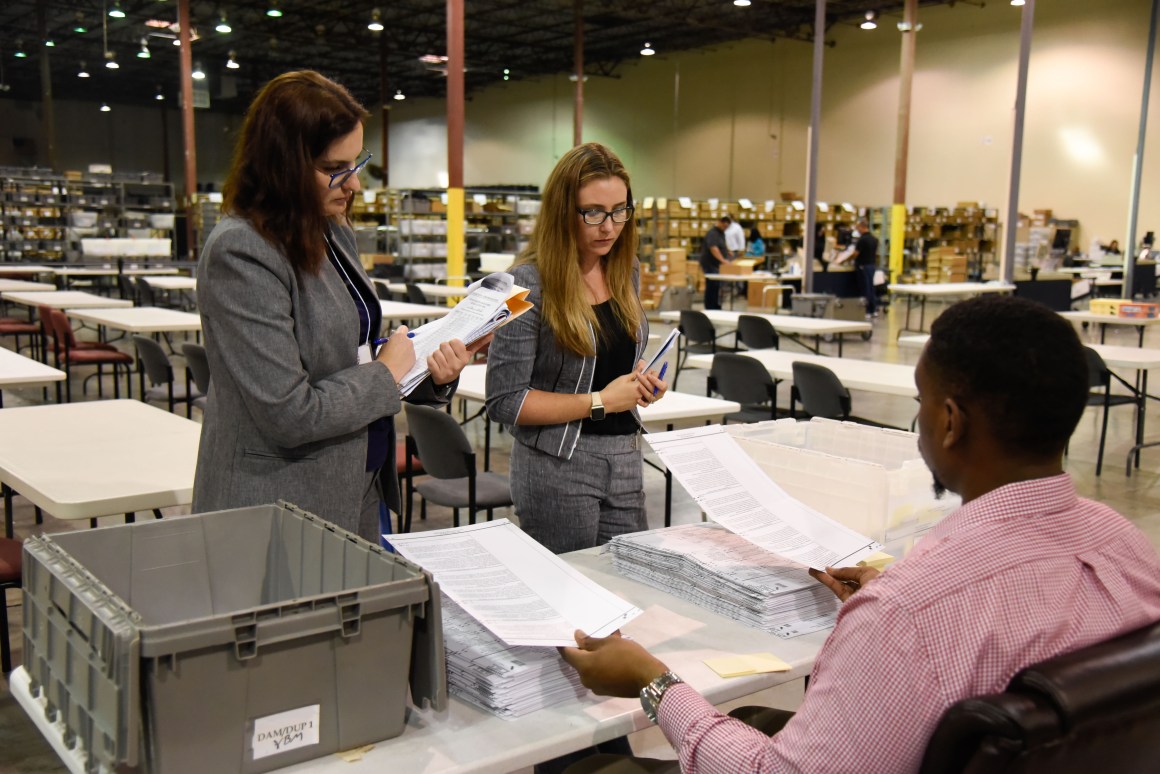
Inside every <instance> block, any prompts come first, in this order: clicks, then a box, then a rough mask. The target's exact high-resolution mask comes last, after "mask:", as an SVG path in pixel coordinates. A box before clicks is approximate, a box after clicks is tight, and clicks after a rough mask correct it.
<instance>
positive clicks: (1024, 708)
mask: <svg viewBox="0 0 1160 774" xmlns="http://www.w3.org/2000/svg"><path fill="white" fill-rule="evenodd" d="M1101 770H1107V771H1116V772H1155V771H1160V623H1155V624H1152V625H1150V626H1146V627H1144V628H1143V629H1137V630H1136V631H1134V632H1130V633H1129V634H1125V635H1123V636H1120V637H1117V638H1116V639H1113V640H1107V641H1105V642H1100V643H1096V644H1095V645H1090V646H1088V647H1086V648H1082V649H1080V650H1076V651H1072V652H1071V653H1066V654H1064V655H1061V656H1056V657H1055V658H1051V659H1048V660H1046V661H1043V662H1040V663H1038V664H1035V665H1032V666H1030V667H1028V668H1026V669H1024V670H1023V671H1022V672H1020V673H1019V674H1017V675H1016V676H1015V677H1014V678H1012V680H1011V682H1010V684H1009V685H1008V686H1007V690H1006V691H1004V692H1003V693H999V694H992V695H990V696H980V697H977V698H973V699H965V700H963V701H960V702H958V703H957V704H955V705H954V706H952V707H951V708H950V709H949V710H947V712H946V714H945V715H943V718H942V720H941V721H940V722H939V725H938V727H937V728H936V729H935V732H934V735H933V736H931V739H930V742H929V743H928V745H927V748H926V755H925V757H924V759H923V762H922V768H921V772H922V773H923V774H934V773H935V772H938V773H939V774H943V773H944V772H964V774H966V773H968V772H970V773H972V774H973V773H975V772H987V774H991V773H992V772H1051V774H1067V773H1068V772H1092V771H1101Z"/></svg>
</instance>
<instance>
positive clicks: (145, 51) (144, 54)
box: [137, 38, 151, 59]
mask: <svg viewBox="0 0 1160 774" xmlns="http://www.w3.org/2000/svg"><path fill="white" fill-rule="evenodd" d="M150 57H151V54H150V53H149V41H148V40H146V39H145V38H141V50H140V51H138V52H137V58H138V59H149V58H150Z"/></svg>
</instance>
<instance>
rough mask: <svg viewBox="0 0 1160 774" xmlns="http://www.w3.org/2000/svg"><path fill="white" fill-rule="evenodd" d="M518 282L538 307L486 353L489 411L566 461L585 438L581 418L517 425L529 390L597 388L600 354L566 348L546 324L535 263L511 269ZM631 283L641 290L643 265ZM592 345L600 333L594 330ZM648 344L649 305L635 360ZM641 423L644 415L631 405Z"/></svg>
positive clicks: (519, 436)
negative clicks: (586, 354) (595, 377)
mask: <svg viewBox="0 0 1160 774" xmlns="http://www.w3.org/2000/svg"><path fill="white" fill-rule="evenodd" d="M510 271H511V273H512V275H513V276H515V280H516V284H517V285H522V286H523V287H525V288H528V289H530V290H531V293H529V294H528V300H529V301H531V302H532V303H533V304H534V306H533V307H532V308H531V309H529V310H528V311H527V312H525V313H524V314H522V315H520V316H519V317H517V318H516V319H514V320H512V321H511V322H510V323H508V324H507V325H505V326H503V327H502V328H500V329H499V330H497V331H496V332H495V339H494V340H492V342H491V347H490V348H489V349H488V352H487V413H488V416H489V417H491V418H492V419H493V420H495V421H496V422H500V423H502V424H504V425H507V427H508V429H509V430H510V431H511V434H512V438H514V439H515V440H517V441H519V442H520V443H522V444H524V445H526V446H531V447H533V448H536V449H539V450H540V451H542V452H545V453H547V454H551V455H553V456H555V457H560V458H562V459H566V460H567V459H572V452H573V451H574V450H575V448H576V442H577V441H578V440H579V439H580V427H581V420H575V421H572V422H567V423H565V424H559V425H517V424H516V419H517V417H519V415H520V409H521V408H523V405H524V400H525V399H526V398H527V395H528V391H529V390H544V391H546V392H560V393H570V394H573V395H579V394H581V393H586V392H592V377H593V374H594V373H595V371H596V358H595V357H581V356H579V355H576V354H574V353H572V352H569V351H566V350H563V349H561V348H560V346H559V344H557V342H556V334H555V333H553V332H552V329H551V328H550V327H549V326H548V324H547V323H546V322H544V318H543V317H542V316H541V314H540V308H541V305H542V304H543V301H544V295H543V288H542V287H541V285H540V271H539V269H538V268H537V267H536V265H535V264H527V263H526V264H522V265H520V266H516V267H514V268H512V269H510ZM632 284H633V287H634V288H635V289H636V291H637V293H638V295H639V292H640V264H639V263H638V264H637V265H636V266H635V267H634V269H633V273H632ZM592 341H593V345H595V342H596V332H595V331H593V332H592ZM647 344H648V320H646V319H645V316H644V309H643V308H642V309H641V313H640V327H639V328H638V329H637V345H636V359H637V360H640V359H641V358H642V357H643V356H644V349H645V346H646V345H647ZM632 413H633V416H635V417H636V419H637V423H638V424H639V422H640V415H639V414H638V413H637V410H636V408H635V407H634V408H633V409H632Z"/></svg>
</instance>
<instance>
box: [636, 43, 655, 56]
mask: <svg viewBox="0 0 1160 774" xmlns="http://www.w3.org/2000/svg"><path fill="white" fill-rule="evenodd" d="M655 53H656V51H655V50H654V49H653V47H652V43H649V42H647V41H646V42H645V44H644V48H642V49H641V50H640V55H641V56H652V55H653V54H655Z"/></svg>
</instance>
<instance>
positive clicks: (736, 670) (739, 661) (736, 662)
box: [705, 653, 793, 677]
mask: <svg viewBox="0 0 1160 774" xmlns="http://www.w3.org/2000/svg"><path fill="white" fill-rule="evenodd" d="M705 666H707V667H709V668H710V669H712V670H713V671H714V672H716V673H717V674H718V675H720V676H721V677H742V676H744V675H756V674H761V673H763V672H788V671H789V670H790V669H792V668H793V667H791V666H790V665H789V664H787V663H785V662H784V661H782V660H781V659H780V658H778V657H777V656H775V655H773V654H772V653H749V654H746V655H741V656H722V657H721V658H707V659H705Z"/></svg>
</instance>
